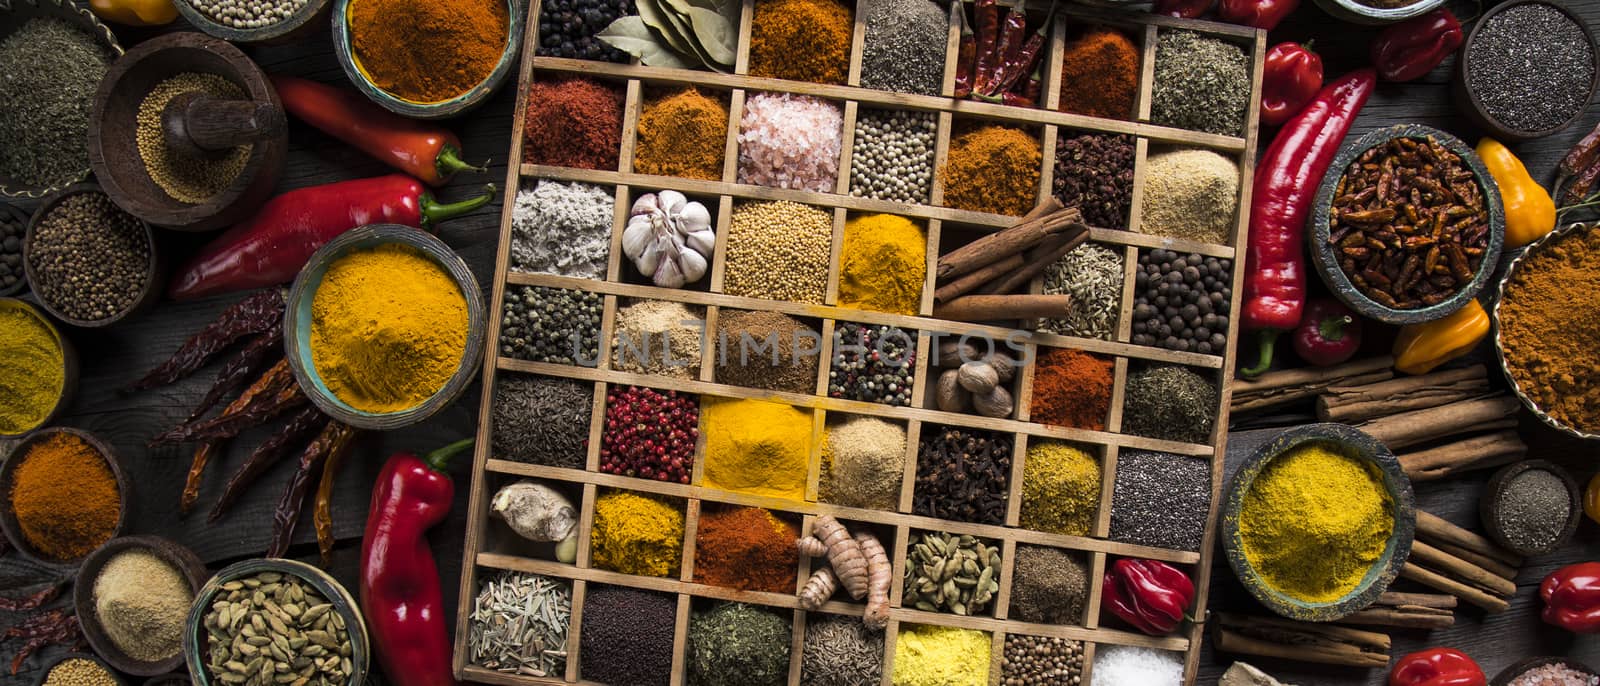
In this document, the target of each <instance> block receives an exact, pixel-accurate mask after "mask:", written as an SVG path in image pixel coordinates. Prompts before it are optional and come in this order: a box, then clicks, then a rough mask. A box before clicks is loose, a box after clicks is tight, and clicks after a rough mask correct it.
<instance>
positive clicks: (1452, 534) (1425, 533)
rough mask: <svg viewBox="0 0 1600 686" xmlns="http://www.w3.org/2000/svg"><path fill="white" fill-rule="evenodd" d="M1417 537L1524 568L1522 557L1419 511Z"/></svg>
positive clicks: (1440, 518)
mask: <svg viewBox="0 0 1600 686" xmlns="http://www.w3.org/2000/svg"><path fill="white" fill-rule="evenodd" d="M1417 537H1419V538H1425V539H1428V541H1430V542H1432V543H1448V544H1450V545H1453V546H1457V547H1460V548H1465V549H1467V550H1470V551H1472V552H1474V553H1477V554H1479V555H1483V556H1486V557H1489V558H1492V559H1494V560H1497V561H1499V562H1501V563H1504V564H1506V565H1508V566H1511V567H1521V566H1522V556H1521V555H1518V554H1516V553H1513V552H1511V551H1509V550H1506V549H1504V548H1501V547H1500V546H1497V545H1495V544H1494V542H1493V541H1490V540H1489V539H1487V538H1484V537H1483V536H1479V535H1478V534H1475V533H1472V532H1471V531H1467V530H1466V529H1463V528H1461V527H1459V526H1456V525H1454V524H1451V523H1450V522H1448V521H1445V519H1444V518H1442V517H1440V516H1438V515H1435V514H1431V513H1428V512H1424V511H1422V510H1417Z"/></svg>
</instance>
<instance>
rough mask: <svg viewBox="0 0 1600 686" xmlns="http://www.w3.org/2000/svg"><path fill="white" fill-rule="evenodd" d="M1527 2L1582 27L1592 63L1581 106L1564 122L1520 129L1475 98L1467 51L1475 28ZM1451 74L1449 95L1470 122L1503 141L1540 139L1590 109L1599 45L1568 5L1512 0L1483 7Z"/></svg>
mask: <svg viewBox="0 0 1600 686" xmlns="http://www.w3.org/2000/svg"><path fill="white" fill-rule="evenodd" d="M1529 4H1538V5H1549V6H1550V7H1554V8H1556V9H1557V10H1559V11H1560V12H1561V13H1563V14H1565V15H1567V17H1569V18H1570V19H1572V21H1573V22H1574V23H1576V24H1577V25H1578V27H1579V28H1581V29H1583V36H1584V39H1585V40H1586V41H1588V43H1589V56H1590V64H1591V65H1593V66H1594V71H1593V73H1592V74H1591V75H1590V77H1589V87H1588V88H1586V89H1585V91H1584V92H1585V93H1587V94H1588V95H1587V96H1586V97H1585V98H1584V100H1583V106H1581V107H1579V108H1577V109H1576V110H1574V111H1573V113H1572V116H1570V117H1567V119H1566V121H1563V122H1561V123H1560V124H1557V125H1555V126H1553V127H1551V128H1548V129H1545V130H1543V131H1523V130H1520V129H1513V128H1510V127H1508V126H1506V125H1505V124H1502V123H1500V120H1498V119H1495V118H1494V117H1493V116H1491V115H1490V114H1489V111H1488V110H1486V109H1484V107H1483V101H1482V100H1480V99H1479V98H1478V93H1477V91H1475V90H1473V88H1472V86H1471V85H1470V84H1471V82H1470V81H1468V80H1467V69H1468V65H1467V53H1468V52H1469V51H1470V50H1471V49H1472V44H1473V43H1474V42H1475V41H1477V39H1478V31H1479V30H1481V29H1482V28H1483V27H1484V26H1486V25H1487V24H1488V23H1489V20H1490V19H1492V18H1494V16H1495V15H1497V14H1499V13H1501V12H1504V11H1506V10H1507V9H1510V8H1512V7H1517V6H1519V5H1529ZM1528 39H1529V40H1544V39H1543V38H1542V37H1532V36H1529V37H1528ZM1450 73H1451V76H1450V96H1451V100H1452V101H1453V102H1454V103H1455V106H1456V109H1457V110H1458V111H1460V112H1461V113H1462V114H1465V115H1467V119H1469V120H1471V121H1472V123H1474V124H1477V125H1478V126H1479V127H1480V128H1482V129H1484V130H1485V131H1487V132H1488V135H1489V136H1491V137H1493V138H1494V139H1496V140H1499V141H1501V142H1504V143H1512V142H1516V141H1525V140H1530V139H1533V138H1542V137H1544V136H1548V135H1550V134H1553V133H1556V132H1558V131H1560V130H1562V129H1565V128H1567V127H1568V126H1571V125H1572V123H1573V122H1575V121H1577V120H1578V119H1579V118H1580V117H1582V116H1583V115H1584V113H1585V112H1587V111H1588V110H1589V103H1590V102H1593V101H1594V91H1595V89H1596V88H1600V45H1597V44H1596V43H1595V38H1594V32H1593V31H1591V30H1590V29H1589V24H1588V22H1585V21H1584V20H1583V17H1582V16H1579V15H1578V13H1576V12H1574V11H1572V9H1571V8H1568V7H1566V6H1565V5H1563V4H1561V3H1557V2H1547V1H1546V0H1512V1H1511V2H1506V3H1501V4H1499V5H1495V6H1494V7H1492V8H1490V9H1486V10H1484V12H1483V16H1481V17H1478V20H1477V21H1476V22H1475V23H1473V25H1472V31H1471V32H1470V33H1468V34H1467V40H1466V42H1465V43H1463V45H1462V48H1461V50H1459V51H1457V53H1456V65H1455V67H1454V68H1453V69H1451V70H1450Z"/></svg>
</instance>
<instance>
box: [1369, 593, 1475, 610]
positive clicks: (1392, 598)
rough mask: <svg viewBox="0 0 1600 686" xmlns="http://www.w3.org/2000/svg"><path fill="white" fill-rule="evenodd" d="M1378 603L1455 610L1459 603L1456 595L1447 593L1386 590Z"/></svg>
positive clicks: (1379, 597)
mask: <svg viewBox="0 0 1600 686" xmlns="http://www.w3.org/2000/svg"><path fill="white" fill-rule="evenodd" d="M1376 603H1377V604H1378V605H1389V606H1396V607H1397V606H1400V605H1412V606H1415V607H1427V608H1433V609H1437V610H1454V609H1455V608H1456V605H1458V603H1457V602H1456V597H1455V596H1453V595H1449V594H1445V593H1398V592H1395V591H1386V592H1384V593H1382V594H1380V595H1379V596H1378V600H1377V601H1376Z"/></svg>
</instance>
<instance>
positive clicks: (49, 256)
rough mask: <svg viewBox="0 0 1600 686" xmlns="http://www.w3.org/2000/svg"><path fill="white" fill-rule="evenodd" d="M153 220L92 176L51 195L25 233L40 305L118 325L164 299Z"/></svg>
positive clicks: (90, 324) (80, 322) (77, 320)
mask: <svg viewBox="0 0 1600 686" xmlns="http://www.w3.org/2000/svg"><path fill="white" fill-rule="evenodd" d="M163 265H164V260H163V259H162V255H161V252H160V251H159V250H157V246H156V241H155V234H154V232H153V231H151V229H150V225H149V224H146V223H145V222H144V221H142V220H140V219H139V218H138V217H135V216H133V215H131V214H128V213H127V212H124V211H123V210H122V208H120V207H117V205H116V204H115V203H113V202H111V198H110V197H109V196H107V195H106V194H105V192H104V191H102V190H101V189H100V187H99V186H97V185H95V184H92V183H80V184H74V185H72V186H69V187H67V188H66V189H63V190H61V191H60V192H57V193H56V194H54V195H51V196H50V197H48V198H45V200H44V202H43V203H42V204H41V205H39V211H37V212H35V213H34V215H33V221H32V223H30V224H29V225H28V234H27V237H26V238H24V239H23V241H22V266H23V270H24V271H25V272H26V273H27V277H28V283H29V285H30V286H31V287H32V288H33V294H34V296H35V297H36V298H37V299H38V301H39V305H40V306H41V307H43V308H44V309H45V311H47V312H49V313H50V314H51V315H54V316H55V317H56V318H57V319H60V320H61V321H63V322H66V323H67V324H68V325H71V326H77V327H83V328H97V327H103V326H110V325H112V324H115V323H117V322H120V321H122V320H124V319H127V318H128V317H131V316H134V315H136V314H139V313H142V312H144V311H146V310H148V309H150V308H151V307H153V306H154V305H155V304H156V300H158V299H160V297H161V287H162V282H163V280H164V277H163V275H164V274H165V273H166V270H165V269H164V267H163Z"/></svg>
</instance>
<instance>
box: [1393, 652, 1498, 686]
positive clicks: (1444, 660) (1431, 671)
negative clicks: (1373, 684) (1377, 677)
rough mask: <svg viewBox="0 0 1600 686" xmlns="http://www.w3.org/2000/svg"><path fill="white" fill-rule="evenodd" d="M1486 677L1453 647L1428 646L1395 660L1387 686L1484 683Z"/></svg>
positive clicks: (1470, 660) (1470, 684) (1486, 679)
mask: <svg viewBox="0 0 1600 686" xmlns="http://www.w3.org/2000/svg"><path fill="white" fill-rule="evenodd" d="M1488 682H1489V679H1488V677H1485V676H1484V675H1483V668H1481V667H1479V666H1478V663H1476V662H1473V661H1472V658H1470V657H1467V654H1466V653H1463V652H1461V651H1459V650H1456V649H1455V648H1429V649H1428V650H1424V651H1421V652H1416V653H1411V654H1410V655H1407V656H1405V657H1402V658H1400V659H1399V660H1395V663H1394V669H1393V670H1391V671H1390V672H1389V686H1486V685H1487V684H1488Z"/></svg>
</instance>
